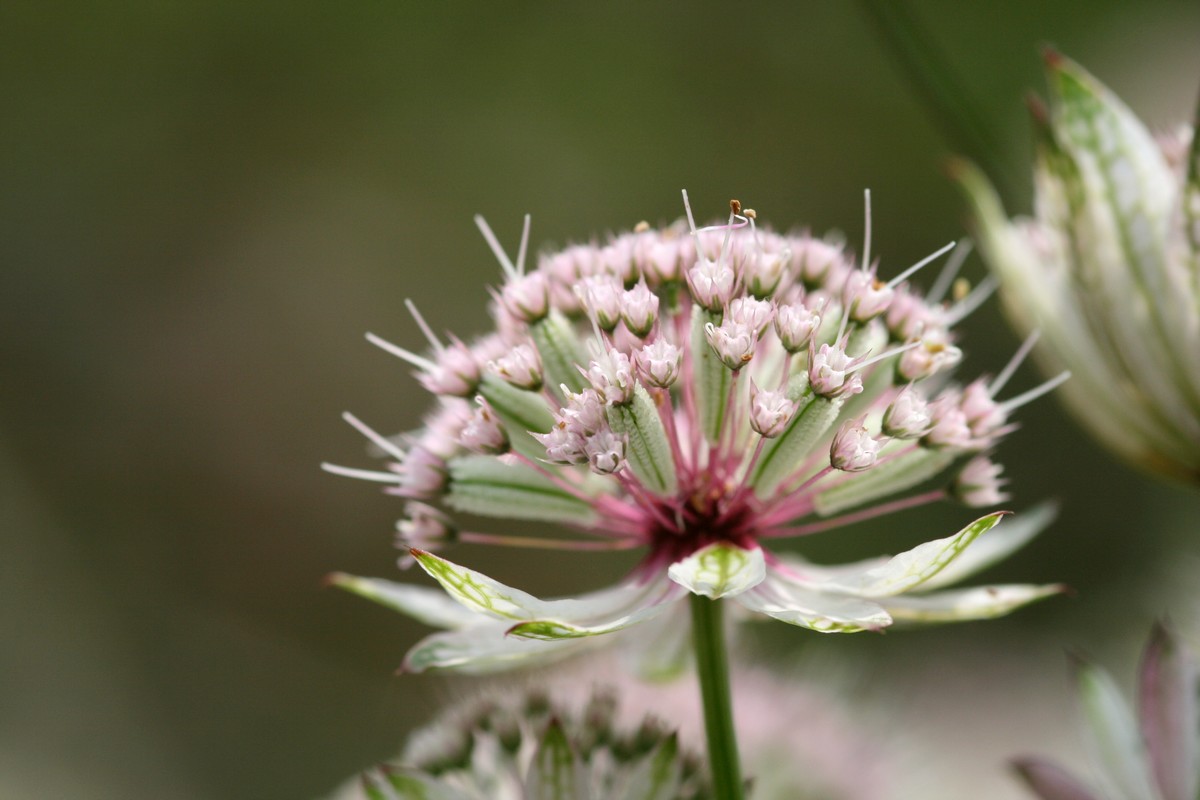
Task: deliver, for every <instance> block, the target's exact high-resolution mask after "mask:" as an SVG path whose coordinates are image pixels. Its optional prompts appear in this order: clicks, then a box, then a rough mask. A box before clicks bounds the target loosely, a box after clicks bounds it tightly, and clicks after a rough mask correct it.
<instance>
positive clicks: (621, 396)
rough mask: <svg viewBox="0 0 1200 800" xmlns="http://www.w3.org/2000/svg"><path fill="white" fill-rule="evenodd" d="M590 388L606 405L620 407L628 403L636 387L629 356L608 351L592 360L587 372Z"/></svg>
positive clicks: (616, 351) (615, 351) (618, 351)
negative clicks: (590, 383)
mask: <svg viewBox="0 0 1200 800" xmlns="http://www.w3.org/2000/svg"><path fill="white" fill-rule="evenodd" d="M587 377H588V380H589V381H591V382H592V388H593V389H595V390H596V392H597V393H599V395H600V396H601V397H602V398H604V401H605V402H606V403H611V404H613V405H621V404H622V403H627V402H629V398H631V397H632V396H633V387H634V386H635V385H636V384H635V381H634V377H633V366H632V365H631V364H630V363H629V356H627V355H625V354H624V353H622V352H621V351H620V350H609V351H608V352H607V353H603V354H601V355H600V356H599V357H598V358H596V359H594V360H593V361H592V363H591V366H590V367H588V371H587Z"/></svg>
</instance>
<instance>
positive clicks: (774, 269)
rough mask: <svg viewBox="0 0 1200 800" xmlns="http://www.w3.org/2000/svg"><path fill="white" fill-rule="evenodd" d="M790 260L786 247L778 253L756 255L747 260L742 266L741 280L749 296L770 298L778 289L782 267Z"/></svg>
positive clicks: (789, 252)
mask: <svg viewBox="0 0 1200 800" xmlns="http://www.w3.org/2000/svg"><path fill="white" fill-rule="evenodd" d="M791 260H792V253H791V251H790V250H788V249H787V248H786V247H785V248H784V249H783V250H782V251H781V252H778V253H765V252H764V253H758V254H756V255H754V256H751V257H750V258H749V259H747V261H746V263H745V264H744V265H743V266H742V279H743V281H744V282H745V284H746V289H747V290H749V292H750V294H752V295H754V296H755V297H758V298H766V297H770V296H771V295H772V294H774V292H775V290H776V289H777V288H778V287H779V282H780V280H782V278H783V269H784V267H785V266H786V265H787V264H788V263H789V262H790V261H791Z"/></svg>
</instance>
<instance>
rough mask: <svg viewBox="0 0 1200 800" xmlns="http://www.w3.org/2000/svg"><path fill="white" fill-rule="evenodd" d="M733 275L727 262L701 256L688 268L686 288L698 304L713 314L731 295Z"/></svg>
mask: <svg viewBox="0 0 1200 800" xmlns="http://www.w3.org/2000/svg"><path fill="white" fill-rule="evenodd" d="M735 277H736V276H735V275H734V274H733V269H731V268H730V267H729V265H728V264H718V263H717V262H716V261H710V260H708V259H707V258H703V257H701V258H700V259H699V260H697V261H696V265H695V266H693V267H692V268H691V269H689V270H688V273H687V279H688V288H689V289H691V292H692V298H693V299H695V301H696V302H697V303H698V304H699V305H701V306H702V307H704V308H705V309H707V310H708V311H711V312H713V313H714V314H715V313H717V312H719V311H721V310H722V309H724V308H725V306H726V305H728V304H729V300H730V298H732V297H733V284H734V279H735Z"/></svg>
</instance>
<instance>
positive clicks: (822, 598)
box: [734, 571, 892, 633]
mask: <svg viewBox="0 0 1200 800" xmlns="http://www.w3.org/2000/svg"><path fill="white" fill-rule="evenodd" d="M734 599H735V600H737V602H739V603H741V604H742V605H743V606H745V607H746V608H748V609H749V610H751V611H757V612H758V613H760V614H766V615H767V616H769V617H773V618H775V619H777V620H780V621H781V622H786V623H788V624H790V625H799V626H800V627H803V628H809V629H811V630H814V631H820V632H821V633H857V632H858V631H868V630H871V631H873V630H879V629H881V628H886V627H887V626H888V625H891V624H892V617H891V615H890V614H888V612H887V611H886V610H885V609H884V608H883V606H881V605H879V604H878V603H876V602H873V601H871V600H866V599H864V598H861V597H853V596H850V595H845V594H838V593H833V592H830V593H825V592H821V591H818V590H815V589H812V588H810V587H808V586H804V585H802V584H799V583H795V582H792V581H790V580H787V579H786V578H783V577H780V576H777V575H776V574H775V573H774V572H773V571H772V573H771V574H770V575H768V576H767V579H766V580H765V581H763V582H762V583H761V584H759V585H758V586H756V587H755V588H753V589H751V590H750V591H747V592H743V593H742V594H739V595H737V597H735V598H734Z"/></svg>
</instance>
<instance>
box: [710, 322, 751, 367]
mask: <svg viewBox="0 0 1200 800" xmlns="http://www.w3.org/2000/svg"><path fill="white" fill-rule="evenodd" d="M704 335H705V337H706V338H707V339H708V344H709V347H711V348H712V349H713V352H714V353H716V354H717V358H719V359H721V363H722V364H724V365H725V366H727V367H729V368H730V369H731V370H733V371H735V372H736V371H737V370H739V369H741V368H742V367H744V366H746V365H747V364H748V363H750V359H752V358H754V348H755V346H756V345H757V344H758V337H757V336H755V335H754V329H753V328H751V327H750V326H749V325H745V324H743V323H740V322H735V321H733V320H732V319H726V320H724V321H723V322H722V323H721V324H720V326H717V325H713V324H712V323H711V322H708V323H705V325H704Z"/></svg>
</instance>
